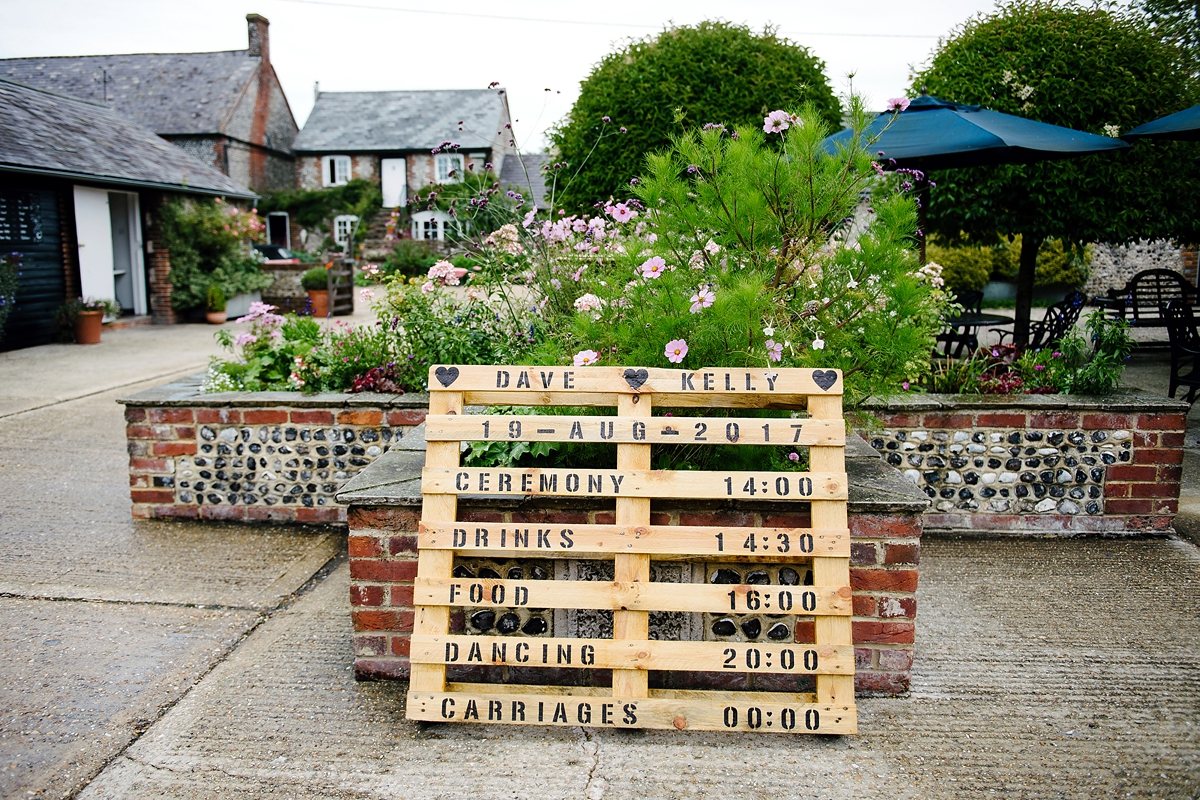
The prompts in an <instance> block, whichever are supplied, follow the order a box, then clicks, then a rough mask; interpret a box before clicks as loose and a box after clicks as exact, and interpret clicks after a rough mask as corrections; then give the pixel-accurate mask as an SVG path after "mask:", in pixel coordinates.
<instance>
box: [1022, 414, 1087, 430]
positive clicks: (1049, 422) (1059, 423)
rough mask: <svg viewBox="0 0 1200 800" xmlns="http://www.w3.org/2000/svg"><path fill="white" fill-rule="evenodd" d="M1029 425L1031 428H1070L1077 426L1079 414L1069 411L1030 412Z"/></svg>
mask: <svg viewBox="0 0 1200 800" xmlns="http://www.w3.org/2000/svg"><path fill="white" fill-rule="evenodd" d="M1029 427H1031V428H1058V429H1064V428H1065V429H1071V428H1078V427H1079V415H1078V414H1069V413H1053V412H1048V413H1043V414H1030V415H1029Z"/></svg>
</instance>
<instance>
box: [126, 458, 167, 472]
mask: <svg viewBox="0 0 1200 800" xmlns="http://www.w3.org/2000/svg"><path fill="white" fill-rule="evenodd" d="M129 471H130V472H170V471H171V462H169V461H167V460H166V459H165V458H131V459H129Z"/></svg>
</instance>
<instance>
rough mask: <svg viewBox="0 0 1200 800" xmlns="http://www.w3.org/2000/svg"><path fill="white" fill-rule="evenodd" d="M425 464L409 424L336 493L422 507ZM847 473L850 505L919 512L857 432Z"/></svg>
mask: <svg viewBox="0 0 1200 800" xmlns="http://www.w3.org/2000/svg"><path fill="white" fill-rule="evenodd" d="M424 466H425V426H424V424H422V425H420V426H418V427H416V428H413V429H412V430H411V431H410V432H409V433H408V434H407V435H406V436H405V437H404V438H403V439H401V440H400V441H399V442H397V443H396V444H395V445H393V447H392V449H391V450H389V451H388V452H386V453H384V454H383V455H382V456H380V457H379V458H378V459H376V460H375V462H374V463H372V464H371V466H369V467H367V468H366V469H364V470H363V471H362V472H360V473H358V474H357V475H355V476H354V477H353V478H351V479H350V480H349V481H347V482H346V484H345V485H344V486H343V487H342V489H341V491H340V492H338V494H337V501H338V502H339V503H341V504H344V505H365V506H419V505H421V469H422V468H423V467H424ZM846 473H847V475H848V477H849V481H850V487H849V509H850V511H851V512H855V511H857V512H860V513H870V512H875V511H882V510H891V511H901V510H903V511H912V512H920V511H923V510H924V509H925V508H926V507H928V505H929V499H928V498H927V497H926V496H925V495H924V494H923V493H922V492H921V491H920V490H919V489H918V488H917V487H916V486H914V485H913V484H912V483H910V482H909V481H907V480H905V478H904V477H903V476H902V475H900V473H899V472H897V471H896V470H894V469H892V468H891V467H889V466H888V465H887V464H886V463H884V462H883V460H882V459H881V458H880V456H879V454H878V453H877V452H875V450H874V449H873V448H872V447H871V446H870V445H869V444H867V443H866V442H865V441H863V440H862V438H860V437H858V436H849V437H847V439H846ZM460 501H461V502H463V503H470V504H472V505H479V504H482V503H484V502H486V503H487V505H489V506H492V507H494V508H496V509H497V510H513V509H519V508H521V507H522V506H524V505H527V504H529V503H530V502H533V501H536V502H537V504H538V506H539V507H540V508H545V507H547V506H552V507H554V508H563V509H569V508H576V507H578V508H595V505H596V501H595V499H587V498H569V497H563V498H548V497H532V498H520V497H517V498H514V497H494V496H487V495H460ZM688 503H689V506H695V507H697V508H708V507H710V506H711V507H712V508H735V509H743V510H747V511H752V510H756V509H761V508H778V507H780V506H785V507H789V508H791V507H795V505H796V504H797V503H803V504H807V503H808V501H807V500H771V501H766V502H763V501H746V500H720V501H712V502H708V503H706V502H705V501H688Z"/></svg>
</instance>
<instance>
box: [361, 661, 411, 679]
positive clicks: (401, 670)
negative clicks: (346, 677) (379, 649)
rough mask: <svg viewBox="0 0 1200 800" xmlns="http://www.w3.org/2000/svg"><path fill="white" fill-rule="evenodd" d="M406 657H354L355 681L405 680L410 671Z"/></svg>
mask: <svg viewBox="0 0 1200 800" xmlns="http://www.w3.org/2000/svg"><path fill="white" fill-rule="evenodd" d="M410 671H411V670H410V665H409V663H408V659H407V658H378V659H376V658H356V659H354V680H356V681H406V680H408V676H409V673H410Z"/></svg>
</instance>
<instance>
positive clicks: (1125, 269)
mask: <svg viewBox="0 0 1200 800" xmlns="http://www.w3.org/2000/svg"><path fill="white" fill-rule="evenodd" d="M1089 247H1090V249H1091V253H1092V259H1091V263H1090V264H1089V273H1088V281H1087V284H1086V285H1085V286H1084V287H1083V291H1084V293H1085V294H1088V295H1091V296H1096V295H1100V296H1103V295H1105V294H1106V293H1107V292H1108V290H1109V289H1120V288H1122V287H1123V286H1124V285H1125V284H1126V283H1128V282H1129V279H1130V278H1132V277H1133V276H1134V275H1136V274H1137V273H1139V272H1142V271H1143V270H1147V269H1170V270H1174V271H1176V272H1179V273H1181V274H1182V275H1183V276H1184V277H1185V278H1187V279H1188V280H1189V281H1191V282H1192V284H1193V285H1194V284H1195V283H1196V249H1195V248H1194V247H1183V246H1181V245H1177V244H1175V243H1174V242H1171V241H1167V240H1165V239H1157V240H1155V241H1146V240H1143V241H1140V242H1135V243H1134V244H1127V245H1122V244H1093V245H1090V246H1089Z"/></svg>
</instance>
